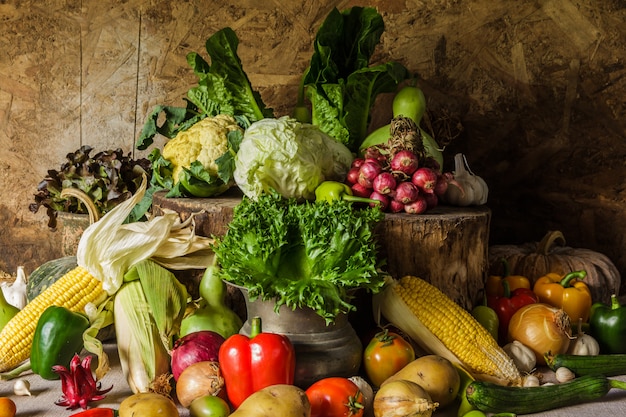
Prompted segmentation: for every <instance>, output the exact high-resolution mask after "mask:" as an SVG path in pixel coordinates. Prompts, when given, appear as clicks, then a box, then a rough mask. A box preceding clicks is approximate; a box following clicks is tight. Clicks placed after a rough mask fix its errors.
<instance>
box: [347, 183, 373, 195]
mask: <svg viewBox="0 0 626 417" xmlns="http://www.w3.org/2000/svg"><path fill="white" fill-rule="evenodd" d="M350 188H351V189H352V195H355V196H357V197H365V198H368V197H369V196H370V194H371V193H372V189H371V188H367V187H364V186H362V185H361V184H359V183H358V182H357V183H356V184H352V187H350Z"/></svg>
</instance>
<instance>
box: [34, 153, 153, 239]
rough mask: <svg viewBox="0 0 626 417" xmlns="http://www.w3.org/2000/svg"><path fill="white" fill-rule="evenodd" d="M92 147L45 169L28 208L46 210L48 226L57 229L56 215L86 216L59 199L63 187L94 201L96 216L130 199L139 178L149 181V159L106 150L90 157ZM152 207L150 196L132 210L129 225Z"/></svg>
mask: <svg viewBox="0 0 626 417" xmlns="http://www.w3.org/2000/svg"><path fill="white" fill-rule="evenodd" d="M91 151H93V148H92V147H91V146H88V145H84V146H81V147H80V148H79V149H77V150H76V151H74V152H72V153H69V154H67V156H66V161H65V162H64V163H63V164H61V167H60V168H59V169H58V170H55V169H51V170H48V175H47V176H46V177H45V178H44V179H43V180H42V181H41V182H40V183H39V185H38V186H37V193H36V194H35V202H34V203H31V204H30V205H29V209H30V211H31V212H33V213H37V211H39V208H41V207H42V206H43V207H46V209H47V214H48V217H49V219H50V221H49V224H48V225H49V226H50V227H55V226H56V213H57V212H59V211H62V212H68V213H77V214H85V213H87V208H86V207H85V205H84V204H83V203H82V202H81V201H79V200H78V199H75V198H66V197H61V191H62V190H63V189H64V188H76V189H79V190H81V191H83V192H84V193H85V194H87V196H89V198H90V199H91V200H92V201H93V203H94V206H95V207H96V210H97V211H98V213H97V214H98V217H102V215H104V214H106V213H107V212H109V211H110V210H111V209H112V208H113V207H115V206H117V205H118V204H120V203H121V202H122V201H125V200H127V199H129V198H130V196H131V195H132V194H133V193H135V192H136V191H137V189H138V188H139V186H140V185H141V181H142V175H143V174H145V175H147V177H148V179H149V178H150V172H151V164H150V161H149V160H148V159H145V158H140V159H133V158H131V156H130V154H128V155H124V153H123V152H122V150H121V149H109V150H105V151H101V152H98V153H96V154H95V155H93V156H91V155H90V154H91ZM151 205H152V195H148V196H146V198H145V199H144V200H142V201H141V202H140V204H139V205H138V206H137V207H136V208H135V210H133V212H132V213H131V215H130V217H129V218H128V219H127V221H128V222H134V221H138V220H140V219H142V218H143V217H144V214H145V213H146V212H147V211H148V209H149V208H150V206H151Z"/></svg>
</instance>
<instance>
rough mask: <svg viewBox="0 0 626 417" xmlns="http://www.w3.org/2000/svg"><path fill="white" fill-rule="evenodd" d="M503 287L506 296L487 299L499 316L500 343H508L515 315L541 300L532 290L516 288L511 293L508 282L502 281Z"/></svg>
mask: <svg viewBox="0 0 626 417" xmlns="http://www.w3.org/2000/svg"><path fill="white" fill-rule="evenodd" d="M502 285H503V286H504V294H503V295H502V296H501V297H488V298H487V305H488V306H489V307H491V308H493V309H494V310H495V312H496V313H497V314H498V320H499V326H498V335H499V337H498V339H499V342H500V343H503V342H504V341H506V338H507V334H508V331H509V322H510V321H511V317H513V314H515V312H516V311H517V310H519V309H520V308H522V307H524V306H525V305H528V304H533V303H536V302H538V301H539V298H537V295H536V294H535V293H534V292H533V291H532V290H531V289H528V288H516V289H514V290H513V291H511V290H510V288H509V284H508V282H506V281H502Z"/></svg>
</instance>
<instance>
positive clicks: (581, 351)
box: [567, 319, 600, 356]
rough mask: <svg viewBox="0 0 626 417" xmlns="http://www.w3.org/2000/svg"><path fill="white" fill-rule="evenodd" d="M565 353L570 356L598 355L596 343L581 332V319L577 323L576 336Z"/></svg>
mask: <svg viewBox="0 0 626 417" xmlns="http://www.w3.org/2000/svg"><path fill="white" fill-rule="evenodd" d="M567 353H569V354H571V355H588V356H596V355H598V354H599V353H600V345H599V344H598V341H597V340H596V339H595V338H594V337H593V336H590V335H588V334H586V333H585V332H583V331H582V319H580V320H579V321H578V334H577V335H576V337H575V338H574V340H573V341H572V342H571V343H570V345H569V348H568V350H567Z"/></svg>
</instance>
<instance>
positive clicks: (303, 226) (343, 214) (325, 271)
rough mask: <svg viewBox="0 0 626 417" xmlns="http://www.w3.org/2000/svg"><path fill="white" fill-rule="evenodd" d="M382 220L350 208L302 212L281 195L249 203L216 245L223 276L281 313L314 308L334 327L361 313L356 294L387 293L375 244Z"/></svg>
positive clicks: (337, 205)
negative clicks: (351, 314)
mask: <svg viewBox="0 0 626 417" xmlns="http://www.w3.org/2000/svg"><path fill="white" fill-rule="evenodd" d="M383 216H384V214H383V213H382V212H381V211H380V210H379V209H378V208H369V207H368V208H364V209H358V210H357V209H355V208H354V207H353V206H352V204H351V203H348V202H345V201H335V202H333V203H332V204H330V203H328V202H319V203H310V202H306V203H300V204H299V203H297V202H296V200H295V199H285V198H283V197H282V196H280V195H279V194H278V193H276V192H272V193H267V194H264V195H262V196H260V197H259V198H258V199H257V200H252V199H249V198H246V197H244V199H243V201H242V202H241V203H240V204H239V205H238V206H237V207H235V211H234V216H233V220H232V221H231V222H230V223H229V226H228V231H227V232H226V234H225V235H224V236H223V237H222V238H218V239H216V242H215V247H214V251H215V254H216V255H217V257H218V261H219V263H220V267H221V268H220V276H221V277H222V278H223V279H225V280H226V281H228V282H230V283H232V284H234V285H239V286H242V287H245V288H246V289H247V290H248V292H249V295H250V297H251V299H256V298H258V297H261V298H262V299H264V300H269V299H275V301H276V308H277V309H278V308H279V307H280V306H281V305H283V304H285V305H287V306H288V307H290V308H296V307H303V306H306V307H310V308H312V309H313V310H315V311H316V312H317V314H319V315H320V316H322V317H324V318H325V319H326V321H327V322H328V323H330V322H333V321H334V319H335V317H336V316H337V315H338V314H339V313H346V312H349V311H351V310H354V309H355V307H354V306H353V305H352V304H350V301H351V298H352V291H351V290H355V289H358V288H362V289H366V290H369V291H372V292H377V291H378V290H379V289H380V288H381V287H382V285H383V282H384V281H383V277H382V276H381V275H380V274H379V273H378V271H377V249H378V247H377V243H376V239H375V237H374V227H375V225H376V224H377V223H378V222H379V221H380V220H382V218H383Z"/></svg>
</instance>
